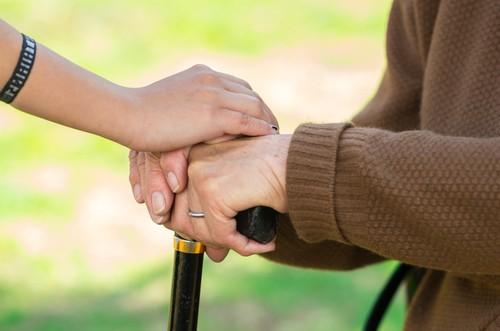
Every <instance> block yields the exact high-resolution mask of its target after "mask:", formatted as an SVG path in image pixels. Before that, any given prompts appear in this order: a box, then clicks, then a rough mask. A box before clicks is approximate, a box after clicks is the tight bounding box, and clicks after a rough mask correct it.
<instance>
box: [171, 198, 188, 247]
mask: <svg viewBox="0 0 500 331" xmlns="http://www.w3.org/2000/svg"><path fill="white" fill-rule="evenodd" d="M188 211H189V204H188V197H187V191H182V192H181V193H179V194H176V196H175V204H174V207H173V209H172V217H171V221H170V222H169V223H168V224H169V229H171V230H173V231H175V232H176V233H179V234H180V235H181V236H182V237H183V238H186V239H193V226H192V224H191V220H190V218H189V216H188Z"/></svg>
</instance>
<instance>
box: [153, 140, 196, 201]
mask: <svg viewBox="0 0 500 331" xmlns="http://www.w3.org/2000/svg"><path fill="white" fill-rule="evenodd" d="M189 150H190V147H186V148H183V149H178V150H175V151H172V152H168V153H162V154H161V157H160V166H161V168H162V170H163V175H164V177H165V178H166V180H167V184H168V186H169V187H170V190H171V191H172V192H173V193H179V192H182V191H183V190H184V189H185V188H186V184H187V167H188V164H187V160H188V156H189Z"/></svg>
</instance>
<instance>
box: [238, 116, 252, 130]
mask: <svg viewBox="0 0 500 331" xmlns="http://www.w3.org/2000/svg"><path fill="white" fill-rule="evenodd" d="M240 114H241V115H240V118H239V120H238V124H239V126H240V127H243V128H246V127H248V126H249V125H250V116H249V115H248V114H245V113H240Z"/></svg>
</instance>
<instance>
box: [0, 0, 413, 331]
mask: <svg viewBox="0 0 500 331" xmlns="http://www.w3.org/2000/svg"><path fill="white" fill-rule="evenodd" d="M389 5H390V1H389V0H383V1H379V0H353V1H347V0H346V1H323V0H297V1H285V0H276V1H264V0H253V1H250V0H241V1H231V0H213V1H205V2H202V1H192V0H190V1H187V0H169V1H164V0H151V1H142V2H140V1H134V0H120V1H118V0H108V1H101V0H87V1H64V0H37V1H35V0H27V1H18V0H0V8H2V18H3V19H5V20H7V21H9V22H10V23H12V24H14V25H16V26H17V27H18V28H19V29H20V30H21V31H23V32H26V33H28V34H30V35H32V36H34V37H35V38H36V39H37V40H38V41H41V42H43V43H45V44H47V45H49V46H50V47H51V48H54V49H55V50H57V51H59V52H60V53H62V54H63V55H65V56H67V57H69V58H71V59H72V60H74V61H76V62H77V63H79V64H81V65H82V66H84V67H86V68H88V69H90V70H93V71H95V72H97V73H99V74H101V75H103V76H105V77H107V78H109V79H112V80H114V81H118V82H120V81H121V82H132V83H133V82H134V80H135V77H137V76H141V75H142V74H143V73H145V72H148V71H150V70H151V69H152V68H155V67H157V66H158V65H160V64H161V63H163V62H164V61H166V60H169V59H175V58H179V57H182V56H184V54H191V53H197V52H202V53H204V52H209V53H215V54H224V55H227V54H230V55H232V56H239V57H244V58H248V59H254V58H257V57H260V56H265V54H266V52H269V51H272V50H273V49H276V48H288V47H292V48H293V47H295V46H297V45H307V44H315V45H328V43H332V42H334V41H338V40H350V39H361V40H367V42H371V43H372V42H382V40H383V34H384V29H385V24H386V18H387V13H388V8H389ZM343 56H344V57H343V58H339V59H331V58H328V59H326V60H327V61H336V62H337V63H343V62H345V61H347V60H346V58H345V54H344V55H343ZM3 119H7V120H8V119H10V120H12V121H10V122H7V123H8V125H4V126H2V120H3ZM0 128H2V129H1V130H2V131H0V150H1V151H2V156H0V170H1V171H0V259H1V260H2V269H1V271H0V330H11V331H17V330H37V331H56V330H75V331H79V330H103V331H106V330H164V329H165V324H166V316H167V311H168V298H169V291H170V289H169V286H170V273H171V269H170V266H171V264H172V263H171V262H172V261H171V260H170V257H164V256H162V255H161V256H156V257H155V258H152V259H144V261H141V262H140V263H137V262H135V260H134V261H133V260H130V261H129V262H127V263H124V264H120V265H118V264H117V265H113V264H112V262H110V263H111V266H112V268H111V269H112V270H107V269H106V270H102V269H99V268H98V267H97V268H96V267H95V266H94V265H93V263H92V262H93V257H92V256H90V255H88V254H87V253H86V252H85V251H84V250H83V249H81V248H79V246H78V244H77V243H75V244H73V243H71V244H72V245H69V244H68V243H67V242H66V241H67V239H66V234H67V232H66V231H67V229H68V228H71V226H72V225H73V223H72V222H73V221H74V219H75V217H76V216H77V215H76V213H77V212H78V211H77V206H78V204H79V202H80V200H81V199H82V196H83V195H84V193H85V192H87V191H88V190H89V189H91V188H92V187H93V186H94V185H97V184H99V181H100V179H98V178H96V175H95V174H96V173H104V174H109V177H110V178H111V177H113V176H120V178H123V181H126V174H127V158H126V150H125V149H124V148H122V147H120V146H117V145H115V144H112V143H110V142H107V141H105V140H103V139H101V138H98V137H94V136H90V135H88V134H84V133H78V132H74V131H71V130H68V129H64V128H60V127H57V126H56V125H53V124H50V123H46V122H43V121H40V120H38V119H35V118H33V117H31V116H29V115H25V114H22V113H18V112H15V111H14V110H12V109H9V108H7V107H5V106H1V107H0ZM51 166H56V167H59V168H60V169H62V170H61V171H66V172H67V178H66V180H67V182H66V183H65V185H63V188H62V189H54V190H45V189H42V186H43V185H40V184H39V182H38V180H39V177H40V176H39V173H40V171H42V170H43V169H44V168H45V167H51ZM59 168H58V169H59ZM105 176H106V175H105ZM99 178H100V177H99ZM19 224H28V225H29V226H28V228H30V227H33V229H42V230H43V231H45V232H46V233H47V236H48V237H49V238H50V239H49V243H50V244H51V245H53V246H55V247H56V248H55V249H53V250H49V251H45V250H43V249H39V248H37V247H36V246H35V247H34V248H33V247H31V246H30V245H33V243H32V242H31V237H29V236H28V237H27V238H28V241H22V240H20V239H19V238H17V237H15V236H13V235H11V234H12V228H13V227H15V226H17V225H19ZM26 231H28V230H26ZM130 231H133V230H130ZM28 232H29V231H28ZM28 234H29V233H28ZM35 234H36V233H35ZM132 235H133V234H132ZM35 239H36V237H35ZM96 244H97V240H96ZM392 267H393V265H392V264H391V263H389V264H381V265H378V266H375V267H370V268H367V269H363V270H360V271H356V272H352V273H330V272H320V271H312V270H301V269H291V268H289V267H286V266H281V265H276V264H271V263H267V262H265V261H264V260H263V259H260V258H251V259H250V260H248V259H243V258H239V257H236V256H234V255H232V256H231V258H230V259H229V261H227V262H225V263H223V264H220V265H215V264H212V263H210V262H208V261H207V262H206V266H205V272H204V282H203V290H202V291H203V300H202V307H201V314H200V328H199V329H200V330H221V331H225V330H232V331H235V330H236V331H237V330H242V331H243V330H245V331H247V330H256V329H259V330H274V331H280V330H287V331H291V330H305V329H306V330H318V331H320V330H332V329H334V330H358V329H359V328H360V326H361V323H362V321H363V319H364V318H365V316H366V312H367V310H368V307H369V306H370V304H371V302H372V300H373V299H374V295H375V293H376V292H377V290H378V288H379V287H380V285H381V283H382V279H384V278H385V275H387V274H388V272H389V271H390V269H391V268H392ZM403 315H404V311H403V305H402V299H401V298H399V301H398V304H397V305H395V306H394V308H393V309H392V310H391V312H390V315H389V317H388V318H387V319H386V321H385V324H384V328H383V329H384V330H398V329H400V328H401V325H402V320H403Z"/></svg>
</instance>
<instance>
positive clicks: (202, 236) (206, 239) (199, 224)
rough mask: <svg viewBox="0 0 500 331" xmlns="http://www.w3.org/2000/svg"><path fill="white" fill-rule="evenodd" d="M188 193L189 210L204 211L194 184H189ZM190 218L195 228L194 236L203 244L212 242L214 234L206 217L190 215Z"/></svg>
mask: <svg viewBox="0 0 500 331" xmlns="http://www.w3.org/2000/svg"><path fill="white" fill-rule="evenodd" d="M187 195H188V204H189V211H192V212H201V213H204V210H203V206H202V204H201V203H200V200H199V198H198V194H197V193H196V191H195V190H194V188H193V185H190V186H189V188H188V190H187ZM190 219H191V225H192V229H193V237H194V238H195V239H196V240H197V241H200V242H202V243H203V244H211V243H212V236H211V234H210V231H209V229H208V226H207V222H206V219H205V218H204V217H203V218H198V217H190Z"/></svg>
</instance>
